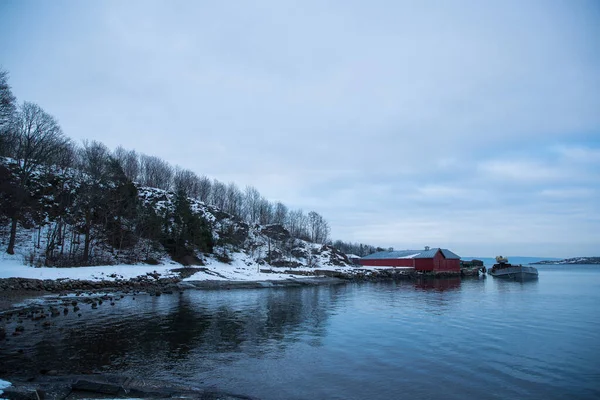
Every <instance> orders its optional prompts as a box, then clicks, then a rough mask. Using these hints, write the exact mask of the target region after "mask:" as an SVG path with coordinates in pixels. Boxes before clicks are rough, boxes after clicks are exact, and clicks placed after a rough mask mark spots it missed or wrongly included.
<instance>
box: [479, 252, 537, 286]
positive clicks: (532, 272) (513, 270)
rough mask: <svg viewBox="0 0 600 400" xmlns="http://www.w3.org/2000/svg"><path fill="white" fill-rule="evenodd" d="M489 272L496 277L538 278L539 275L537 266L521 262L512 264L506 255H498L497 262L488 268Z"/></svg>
mask: <svg viewBox="0 0 600 400" xmlns="http://www.w3.org/2000/svg"><path fill="white" fill-rule="evenodd" d="M488 273H489V274H490V275H492V276H493V277H496V278H507V279H515V280H526V279H537V277H538V270H537V268H535V267H531V266H527V265H525V266H524V265H521V264H519V265H512V264H510V263H509V262H508V259H507V258H506V257H502V256H498V257H496V264H494V266H493V267H492V268H490V269H488Z"/></svg>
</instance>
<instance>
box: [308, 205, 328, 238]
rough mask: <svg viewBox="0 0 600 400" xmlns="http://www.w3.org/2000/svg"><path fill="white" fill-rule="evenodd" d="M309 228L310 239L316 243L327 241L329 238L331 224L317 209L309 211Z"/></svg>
mask: <svg viewBox="0 0 600 400" xmlns="http://www.w3.org/2000/svg"><path fill="white" fill-rule="evenodd" d="M308 230H309V235H310V240H311V241H312V242H314V243H323V244H324V243H326V242H327V239H328V238H329V224H328V223H327V221H325V219H324V218H323V217H322V216H321V215H320V214H319V213H317V212H316V211H311V212H309V213H308Z"/></svg>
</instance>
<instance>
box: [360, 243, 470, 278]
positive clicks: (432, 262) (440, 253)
mask: <svg viewBox="0 0 600 400" xmlns="http://www.w3.org/2000/svg"><path fill="white" fill-rule="evenodd" d="M359 263H360V264H361V265H364V266H372V267H413V268H414V269H415V270H416V271H433V272H460V257H459V256H458V255H456V254H454V253H453V252H451V251H450V250H448V249H440V248H433V249H430V248H429V247H425V249H424V250H401V251H380V252H378V253H374V254H370V255H368V256H365V257H363V258H361V259H360V260H359Z"/></svg>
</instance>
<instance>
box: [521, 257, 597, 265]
mask: <svg viewBox="0 0 600 400" xmlns="http://www.w3.org/2000/svg"><path fill="white" fill-rule="evenodd" d="M531 264H540V265H548V264H553V265H554V264H600V257H573V258H565V259H564V260H542V261H538V262H534V263H531Z"/></svg>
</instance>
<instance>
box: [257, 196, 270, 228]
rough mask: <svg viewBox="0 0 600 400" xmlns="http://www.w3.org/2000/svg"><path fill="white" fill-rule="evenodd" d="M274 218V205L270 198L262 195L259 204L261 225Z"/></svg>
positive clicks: (268, 222)
mask: <svg viewBox="0 0 600 400" xmlns="http://www.w3.org/2000/svg"><path fill="white" fill-rule="evenodd" d="M272 220H273V205H272V204H271V202H269V200H267V199H265V198H264V197H261V199H260V202H259V206H258V222H259V223H260V224H261V225H266V224H270V223H271V222H272Z"/></svg>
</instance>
